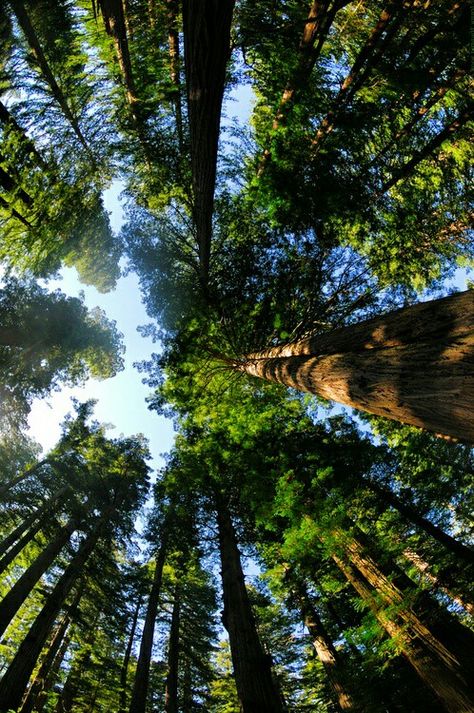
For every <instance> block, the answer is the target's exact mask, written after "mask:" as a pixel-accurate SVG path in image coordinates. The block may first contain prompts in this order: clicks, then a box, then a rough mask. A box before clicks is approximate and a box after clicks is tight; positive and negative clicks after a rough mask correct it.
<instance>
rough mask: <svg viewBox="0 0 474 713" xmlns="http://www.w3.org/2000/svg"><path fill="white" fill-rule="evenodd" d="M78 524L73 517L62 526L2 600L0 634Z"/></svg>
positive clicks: (0, 606)
mask: <svg viewBox="0 0 474 713" xmlns="http://www.w3.org/2000/svg"><path fill="white" fill-rule="evenodd" d="M77 526H78V520H77V518H72V519H71V520H69V522H68V523H67V524H66V525H64V526H63V527H61V529H60V530H59V532H58V534H57V535H56V537H55V538H54V539H53V540H52V541H51V542H50V543H49V544H48V545H47V546H46V547H45V549H44V550H43V551H42V552H41V554H39V555H38V557H37V558H36V559H35V560H34V562H32V564H31V565H30V566H29V567H28V569H27V570H25V572H23V574H22V575H21V577H20V578H19V579H18V581H17V582H15V584H14V585H13V587H12V588H11V589H10V591H9V592H8V593H7V594H6V595H5V597H4V598H3V599H2V601H1V602H0V636H2V634H3V633H4V631H5V629H6V628H7V627H8V625H9V624H10V622H11V621H12V619H13V617H14V616H15V614H16V613H17V611H18V609H19V608H20V607H21V605H22V604H23V602H24V601H25V599H26V598H27V597H28V596H29V594H30V592H31V590H32V589H33V587H34V586H35V584H36V583H37V582H38V581H39V579H40V578H41V577H42V576H43V574H44V573H45V572H46V570H47V569H49V568H50V567H51V565H52V564H53V562H54V560H55V559H56V557H57V556H58V554H59V553H60V552H61V550H62V549H63V548H64V547H65V546H66V544H67V543H68V542H69V540H70V539H71V535H72V533H73V532H74V531H75V530H76V528H77Z"/></svg>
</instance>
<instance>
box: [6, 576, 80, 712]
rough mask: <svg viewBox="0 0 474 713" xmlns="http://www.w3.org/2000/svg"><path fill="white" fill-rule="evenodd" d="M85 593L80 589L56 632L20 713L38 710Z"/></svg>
mask: <svg viewBox="0 0 474 713" xmlns="http://www.w3.org/2000/svg"><path fill="white" fill-rule="evenodd" d="M83 591H84V589H83V587H80V588H79V589H78V590H77V592H76V596H75V597H74V600H73V601H72V603H71V604H70V606H69V607H68V610H67V612H66V614H65V616H64V617H63V620H62V622H61V623H60V624H59V626H58V627H57V629H56V631H55V632H54V634H53V638H52V640H51V643H50V645H49V648H48V651H47V652H46V655H45V657H44V658H43V661H42V662H41V666H40V668H39V671H38V673H37V675H36V677H35V680H34V681H33V683H32V684H31V686H30V689H29V691H28V693H27V695H26V697H25V699H24V701H23V705H22V707H21V709H20V713H31V711H32V710H33V708H35V709H37V707H36V701H37V698H38V697H39V696H40V694H41V693H42V692H43V691H44V690H45V688H46V684H47V681H48V678H49V676H50V675H51V670H52V668H53V666H54V663H55V660H56V657H57V656H58V654H59V650H60V648H61V647H62V645H63V642H64V640H65V637H66V634H67V631H68V629H69V626H70V624H71V620H72V618H73V617H74V615H75V613H76V610H77V607H78V606H79V602H80V600H81V597H82V594H83ZM61 660H62V657H61Z"/></svg>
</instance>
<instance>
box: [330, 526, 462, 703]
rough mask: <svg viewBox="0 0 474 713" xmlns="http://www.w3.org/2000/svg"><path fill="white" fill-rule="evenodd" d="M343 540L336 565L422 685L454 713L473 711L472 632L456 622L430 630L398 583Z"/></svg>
mask: <svg viewBox="0 0 474 713" xmlns="http://www.w3.org/2000/svg"><path fill="white" fill-rule="evenodd" d="M342 541H343V542H344V545H343V547H344V549H345V555H344V557H340V556H339V555H338V554H334V555H333V559H334V561H335V563H336V564H337V566H338V567H339V569H340V570H341V571H342V572H343V574H344V575H345V576H346V578H347V580H348V581H349V582H350V583H351V584H352V586H353V587H354V589H355V590H356V591H357V592H358V594H359V595H360V597H361V598H362V599H363V600H364V602H365V603H366V604H367V605H368V606H369V607H370V609H371V610H372V611H373V613H374V615H375V616H376V618H377V620H378V621H379V623H380V624H381V626H382V627H383V628H384V629H385V631H386V632H387V633H388V634H389V636H391V637H393V638H394V639H395V640H396V641H397V645H398V646H399V647H400V649H401V653H402V654H403V655H404V656H405V657H406V659H407V660H408V661H409V663H410V664H411V665H412V666H413V668H414V669H415V671H416V672H417V673H418V675H419V676H420V678H421V679H422V681H423V682H424V683H425V684H426V685H427V686H428V687H429V688H431V690H432V691H433V692H434V693H435V694H436V695H437V696H438V698H439V699H440V700H441V701H442V702H443V704H444V706H445V708H446V710H447V711H448V712H449V713H468V712H469V711H472V710H474V696H473V694H472V689H471V688H470V686H469V683H468V682H469V680H471V676H472V675H474V666H473V664H472V655H473V654H474V646H473V643H472V640H473V637H472V633H471V632H469V630H467V629H464V628H463V627H460V625H458V624H457V622H455V621H454V620H453V621H452V622H451V623H450V625H449V628H447V627H446V626H444V623H443V622H435V623H434V624H433V623H432V624H431V625H430V626H428V625H426V624H425V623H424V621H422V619H421V618H420V617H419V616H418V615H417V614H416V613H415V612H414V610H413V608H412V607H411V606H410V605H409V604H407V602H406V598H405V596H404V594H403V592H401V591H400V589H399V588H398V587H397V585H396V583H395V582H396V579H392V578H389V577H387V576H386V575H385V574H384V573H383V572H382V571H381V569H380V568H379V566H378V565H377V563H376V562H375V561H374V560H373V559H372V558H371V557H370V556H369V555H367V554H366V553H365V551H364V548H363V546H362V545H361V544H360V543H359V542H357V541H356V540H355V539H351V538H347V537H343V540H342ZM425 605H426V602H425ZM424 611H426V606H425V607H424ZM437 629H438V632H440V633H441V634H442V635H443V636H442V638H440V637H439V635H438V633H437V631H436V630H437ZM450 629H452V631H451V630H450Z"/></svg>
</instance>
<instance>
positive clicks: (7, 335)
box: [0, 329, 50, 497]
mask: <svg viewBox="0 0 474 713" xmlns="http://www.w3.org/2000/svg"><path fill="white" fill-rule="evenodd" d="M18 335H19V330H16V329H1V330H0V345H2V346H11V344H12V343H13V344H15V342H14V341H13V342H12V341H11V340H12V339H17V340H18ZM8 340H10V341H8ZM24 345H25V343H24V340H22V341H21V343H20V345H19V346H24ZM48 462H50V461H49V460H48V458H45V459H44V460H41V461H38V463H35V464H34V465H32V466H30V467H29V468H26V470H24V471H23V473H20V475H17V476H16V477H15V478H12V479H11V480H9V481H8V482H7V483H2V485H1V486H0V497H2V496H3V495H5V494H6V493H8V492H9V490H11V489H12V488H14V487H15V485H18V483H21V482H23V480H26V479H27V478H29V477H30V475H34V474H35V473H36V472H37V471H38V470H39V469H40V468H41V466H43V465H44V464H45V463H48Z"/></svg>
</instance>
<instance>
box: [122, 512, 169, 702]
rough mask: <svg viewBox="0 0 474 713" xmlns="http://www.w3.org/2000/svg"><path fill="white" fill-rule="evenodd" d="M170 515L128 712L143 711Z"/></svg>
mask: <svg viewBox="0 0 474 713" xmlns="http://www.w3.org/2000/svg"><path fill="white" fill-rule="evenodd" d="M170 517H171V516H169V517H168V519H167V521H165V524H164V527H163V534H162V538H161V545H160V549H159V552H158V556H157V558H156V564H155V574H154V577H153V584H152V587H151V591H150V596H149V599H148V607H147V610H146V616H145V624H144V626H143V633H142V640H141V644H140V653H139V655H138V662H137V670H136V672H135V680H134V683H133V690H132V698H131V701H130V709H129V713H145V708H146V699H147V694H148V681H149V678H150V661H151V653H152V649H153V634H154V632H155V621H156V615H157V612H158V602H159V598H160V591H161V580H162V577H163V566H164V564H165V559H166V552H167V547H168V527H169V522H170V519H169V518H170Z"/></svg>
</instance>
